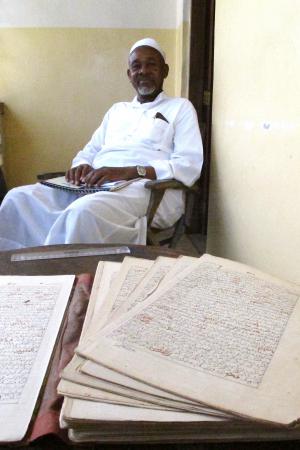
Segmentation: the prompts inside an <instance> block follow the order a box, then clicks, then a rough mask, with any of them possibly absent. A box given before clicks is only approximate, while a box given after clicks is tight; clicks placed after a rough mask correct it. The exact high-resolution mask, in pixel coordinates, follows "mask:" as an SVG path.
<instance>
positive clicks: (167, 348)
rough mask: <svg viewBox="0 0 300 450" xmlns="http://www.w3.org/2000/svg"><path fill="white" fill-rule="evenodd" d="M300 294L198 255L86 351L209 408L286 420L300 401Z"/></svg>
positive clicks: (290, 420)
mask: <svg viewBox="0 0 300 450" xmlns="http://www.w3.org/2000/svg"><path fill="white" fill-rule="evenodd" d="M299 295H300V288H299V286H297V285H294V284H292V283H287V282H283V281H280V280H278V279H275V278H273V277H270V276H268V275H266V274H263V273H261V272H259V271H256V270H255V269H253V268H251V267H247V266H244V265H242V264H238V263H234V262H231V261H228V260H224V259H222V258H215V257H208V258H206V260H205V261H204V262H203V261H201V258H200V260H199V263H198V264H197V265H196V266H193V267H191V268H187V269H186V270H185V271H184V272H183V273H182V274H180V275H178V277H177V280H176V282H170V283H168V284H166V285H165V286H164V287H161V289H160V290H159V291H158V292H155V293H154V294H153V295H151V296H150V297H149V298H148V299H147V300H146V301H145V302H143V304H141V305H138V306H136V307H135V308H134V309H133V310H131V311H130V312H128V313H127V314H125V315H124V316H122V317H121V318H119V319H117V320H116V321H115V323H114V324H111V325H109V326H107V327H106V328H105V329H104V330H103V331H102V333H99V334H98V336H97V340H95V342H94V344H93V345H90V346H89V347H85V348H84V349H82V350H83V354H84V356H85V357H86V358H88V359H91V360H93V361H95V362H99V363H100V364H103V365H105V366H108V367H109V368H112V369H114V370H116V371H119V372H121V373H125V374H126V375H129V376H131V377H134V378H137V379H139V380H142V381H143V382H145V383H149V384H151V385H154V386H157V387H159V388H161V389H165V390H167V391H170V392H172V393H175V394H177V395H179V396H183V397H185V398H188V399H190V400H194V401H195V400H196V401H199V402H201V403H204V404H206V405H208V406H210V407H212V408H215V409H221V410H223V411H227V412H230V413H234V414H237V415H240V416H243V417H246V418H250V419H253V420H261V421H269V422H274V423H278V424H291V423H293V422H294V421H295V420H297V419H298V417H299V403H300V384H299V379H300V367H299V354H298V353H299V350H298V349H299V345H300V327H299V320H300V305H299ZM108 349H109V350H108ZM287 379H288V380H289V383H287V382H286V380H287ZM182 380H185V383H184V384H182Z"/></svg>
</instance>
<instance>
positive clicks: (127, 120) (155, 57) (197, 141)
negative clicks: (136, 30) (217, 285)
mask: <svg viewBox="0 0 300 450" xmlns="http://www.w3.org/2000/svg"><path fill="white" fill-rule="evenodd" d="M168 70H169V67H168V65H167V64H166V62H165V54H164V52H163V51H162V49H161V47H160V46H159V44H158V43H157V42H156V41H155V40H153V39H150V38H147V39H142V40H140V41H138V42H136V43H135V44H134V45H133V47H132V48H131V50H130V53H129V68H128V70H127V75H128V78H129V80H130V82H131V84H132V86H133V87H134V89H135V90H136V92H137V95H136V97H135V98H134V100H133V101H132V102H122V103H117V104H115V105H113V106H112V107H111V108H110V109H109V111H108V112H107V113H106V115H105V117H104V119H103V121H102V123H101V125H100V127H99V128H98V129H97V130H96V131H95V133H94V134H93V136H92V138H91V140H90V142H89V143H88V144H87V145H86V146H85V147H84V148H83V150H81V151H80V152H79V153H78V154H77V155H76V156H75V158H74V160H73V162H72V167H71V169H70V170H68V171H67V172H66V178H67V180H68V181H70V182H72V183H74V184H76V185H77V184H79V183H80V182H85V183H86V184H87V185H88V186H93V185H98V186H100V185H101V184H102V183H104V182H105V181H108V180H110V181H115V180H130V179H133V178H137V177H140V180H139V181H137V182H134V183H132V184H130V185H128V186H126V187H125V188H123V189H122V190H120V191H116V192H107V191H101V192H96V193H92V194H87V195H84V196H83V195H80V194H78V193H73V192H66V191H61V190H58V189H53V188H51V187H47V186H44V185H41V184H39V183H37V184H34V185H30V186H22V187H18V188H14V189H12V190H11V191H9V192H8V194H7V195H6V197H5V199H4V201H3V203H2V205H1V208H0V250H6V249H13V248H21V247H29V246H36V245H50V244H64V243H66V244H69V243H96V242H97V243H127V244H145V243H146V229H147V223H146V217H145V214H146V211H147V206H148V203H149V196H150V194H149V190H148V189H145V187H144V183H145V180H146V179H151V180H153V179H163V178H175V179H177V180H179V181H181V182H183V183H184V184H185V185H187V186H191V185H192V184H193V183H194V182H195V181H196V180H197V179H198V178H199V176H200V172H201V167H202V159H203V157H202V153H203V152H202V141H201V136H200V131H199V126H198V121H197V116H196V112H195V110H194V108H193V106H192V104H191V103H190V102H189V100H187V99H183V98H170V97H167V96H166V94H165V93H164V92H163V82H164V79H165V78H166V77H167V75H168ZM183 208H184V198H183V193H182V192H181V191H175V190H169V191H168V192H166V194H165V195H164V198H163V200H162V202H161V205H160V207H159V210H158V212H157V215H156V217H155V218H154V225H155V226H156V227H165V226H171V225H173V224H174V223H175V222H176V220H178V218H179V217H180V216H181V214H182V212H183Z"/></svg>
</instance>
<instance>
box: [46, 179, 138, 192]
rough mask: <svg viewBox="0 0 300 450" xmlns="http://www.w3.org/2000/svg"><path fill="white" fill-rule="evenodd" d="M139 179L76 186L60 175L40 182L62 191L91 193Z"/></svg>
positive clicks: (121, 186) (121, 187)
mask: <svg viewBox="0 0 300 450" xmlns="http://www.w3.org/2000/svg"><path fill="white" fill-rule="evenodd" d="M139 180H140V178H134V179H132V180H119V181H108V182H106V183H103V184H102V185H101V186H86V185H85V184H80V185H79V186H76V185H75V184H73V183H69V182H68V181H67V180H66V178H65V177H64V176H62V177H55V178H50V179H48V180H41V181H40V183H41V184H44V185H46V186H49V187H52V188H55V189H62V190H64V191H71V192H77V193H79V194H92V193H93V192H99V191H119V190H120V189H123V188H124V187H125V186H128V185H129V184H131V183H134V182H135V181H139Z"/></svg>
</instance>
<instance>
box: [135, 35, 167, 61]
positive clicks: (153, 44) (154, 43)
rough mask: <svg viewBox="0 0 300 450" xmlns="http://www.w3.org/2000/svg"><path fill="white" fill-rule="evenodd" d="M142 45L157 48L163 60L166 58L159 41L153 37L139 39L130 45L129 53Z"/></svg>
mask: <svg viewBox="0 0 300 450" xmlns="http://www.w3.org/2000/svg"><path fill="white" fill-rule="evenodd" d="M144 45H145V46H147V47H152V48H155V50H157V51H158V52H159V53H160V54H161V56H162V57H163V58H164V60H165V59H166V54H165V52H164V51H163V49H162V48H161V46H160V45H159V43H158V42H157V41H156V40H155V39H152V38H145V39H141V40H140V41H137V42H136V43H135V44H133V46H132V47H131V49H130V52H129V54H131V53H132V52H133V51H134V50H135V49H136V48H137V47H143V46H144Z"/></svg>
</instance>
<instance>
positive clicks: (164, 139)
mask: <svg viewBox="0 0 300 450" xmlns="http://www.w3.org/2000/svg"><path fill="white" fill-rule="evenodd" d="M143 131H144V132H143V138H144V140H145V141H147V142H148V143H149V144H152V145H154V147H155V148H156V149H157V150H167V149H168V148H170V151H171V146H172V141H173V136H174V127H173V125H172V124H171V123H168V122H166V121H165V120H162V119H159V118H155V119H153V118H152V119H150V120H149V121H147V124H146V126H145V129H144V130H143Z"/></svg>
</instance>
